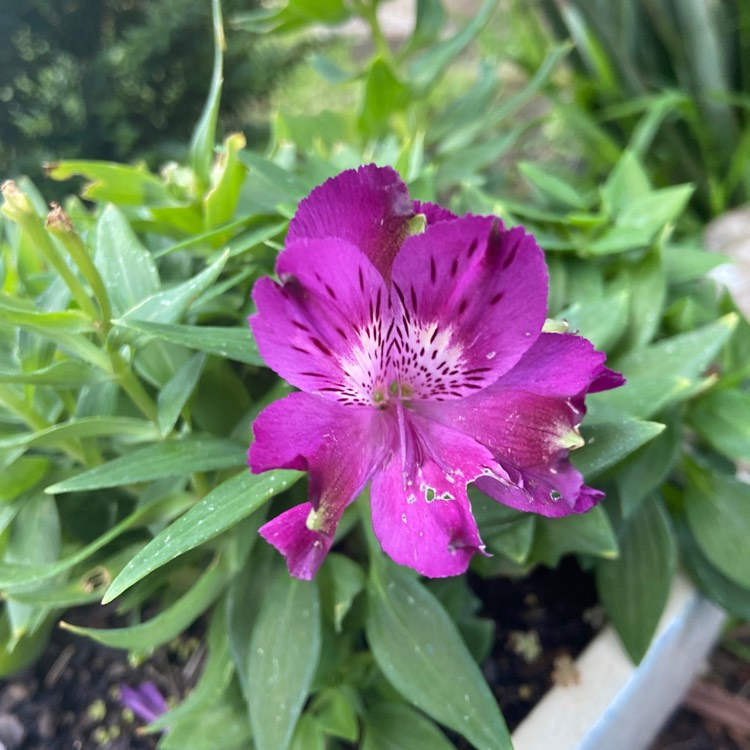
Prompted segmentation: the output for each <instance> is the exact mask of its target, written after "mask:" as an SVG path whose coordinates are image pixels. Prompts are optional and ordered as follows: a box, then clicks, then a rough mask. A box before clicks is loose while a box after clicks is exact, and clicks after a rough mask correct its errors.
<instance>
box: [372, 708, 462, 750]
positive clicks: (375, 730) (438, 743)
mask: <svg viewBox="0 0 750 750" xmlns="http://www.w3.org/2000/svg"><path fill="white" fill-rule="evenodd" d="M364 722H365V737H364V741H363V743H362V750H454V746H453V745H452V744H451V743H450V742H448V740H447V739H446V738H445V735H444V734H443V733H442V732H441V731H440V730H439V729H438V728H437V727H436V726H435V725H434V724H433V723H432V722H431V721H430V720H429V719H427V718H425V717H424V716H423V715H422V714H420V713H419V712H418V711H415V710H414V709H413V708H410V707H409V706H407V705H406V704H404V703H379V704H377V705H375V706H373V707H372V708H370V709H369V710H368V711H367V713H366V714H365V717H364Z"/></svg>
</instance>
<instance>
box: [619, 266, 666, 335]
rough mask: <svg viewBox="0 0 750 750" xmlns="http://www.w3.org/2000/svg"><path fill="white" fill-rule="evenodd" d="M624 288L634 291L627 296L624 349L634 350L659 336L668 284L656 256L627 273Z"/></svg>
mask: <svg viewBox="0 0 750 750" xmlns="http://www.w3.org/2000/svg"><path fill="white" fill-rule="evenodd" d="M627 288H628V289H635V290H637V291H636V293H635V294H631V295H630V320H629V325H628V336H627V340H626V341H627V348H628V349H637V348H638V347H641V346H645V345H646V344H648V343H649V342H650V341H651V340H652V339H653V338H654V336H655V335H656V333H657V332H658V330H659V324H660V323H661V317H662V311H663V308H664V303H665V301H666V297H667V280H666V276H665V274H664V269H663V268H662V263H661V258H660V257H659V255H658V254H657V253H656V252H651V253H649V255H648V256H647V257H646V258H643V259H641V261H640V262H639V263H638V264H637V265H636V266H635V267H632V268H630V269H628V274H627Z"/></svg>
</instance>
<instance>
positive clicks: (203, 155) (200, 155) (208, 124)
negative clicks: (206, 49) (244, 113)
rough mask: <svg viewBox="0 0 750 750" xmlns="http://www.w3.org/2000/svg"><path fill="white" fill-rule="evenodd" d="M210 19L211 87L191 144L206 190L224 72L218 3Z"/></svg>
mask: <svg viewBox="0 0 750 750" xmlns="http://www.w3.org/2000/svg"><path fill="white" fill-rule="evenodd" d="M211 17H212V19H213V39H214V64H213V71H212V73H211V86H210V88H209V90H208V98H207V99H206V103H205V105H204V107H203V112H202V113H201V117H200V120H198V124H197V125H196V127H195V130H194V131H193V137H192V138H191V140H190V163H191V165H192V167H193V171H194V172H195V174H196V176H197V177H198V179H199V180H200V182H202V183H203V185H204V186H208V183H209V179H210V173H211V162H212V161H213V154H214V145H215V144H216V122H217V120H218V118H219V104H220V102H221V85H222V82H223V69H224V49H225V46H226V43H225V40H224V26H223V22H222V17H221V2H220V0H211Z"/></svg>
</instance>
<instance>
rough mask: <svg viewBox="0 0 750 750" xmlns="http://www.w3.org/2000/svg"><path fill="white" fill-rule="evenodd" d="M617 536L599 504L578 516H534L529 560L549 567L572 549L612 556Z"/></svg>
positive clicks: (580, 552) (615, 554) (614, 552)
mask: <svg viewBox="0 0 750 750" xmlns="http://www.w3.org/2000/svg"><path fill="white" fill-rule="evenodd" d="M617 549H618V548H617V538H616V536H615V532H614V530H613V529H612V524H611V523H610V522H609V517H608V516H607V514H606V512H605V511H604V509H603V508H602V507H601V506H600V505H596V506H594V507H593V508H592V509H591V510H589V511H587V512H586V513H582V514H580V515H569V516H561V517H560V518H537V523H536V533H535V535H534V546H533V548H532V551H531V554H530V555H529V559H530V560H532V561H534V562H540V563H542V564H543V565H548V566H550V567H554V566H556V565H557V564H558V563H559V561H560V558H561V557H562V556H563V555H567V554H570V553H572V552H575V553H578V554H588V555H596V556H597V557H609V558H613V557H616V556H617Z"/></svg>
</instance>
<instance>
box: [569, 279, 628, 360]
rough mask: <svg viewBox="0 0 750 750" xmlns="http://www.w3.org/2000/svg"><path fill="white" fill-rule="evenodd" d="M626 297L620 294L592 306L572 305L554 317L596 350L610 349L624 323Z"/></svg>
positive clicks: (626, 317) (623, 293)
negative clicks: (586, 340) (566, 323)
mask: <svg viewBox="0 0 750 750" xmlns="http://www.w3.org/2000/svg"><path fill="white" fill-rule="evenodd" d="M629 296H630V295H629V293H628V292H627V291H621V292H618V293H616V294H612V295H609V296H608V297H607V299H603V300H599V301H596V302H587V303H580V302H576V303H574V304H573V305H571V306H570V307H568V308H567V309H565V310H563V311H562V312H560V313H559V314H558V315H556V316H555V317H556V319H558V320H566V321H567V322H568V323H569V324H570V327H571V329H572V330H574V331H580V332H581V334H582V335H583V336H585V337H586V338H587V339H588V340H589V341H590V342H591V343H592V344H593V345H594V346H595V347H596V348H597V349H602V350H604V351H607V350H609V349H611V348H612V347H614V345H615V344H616V343H617V342H618V341H619V339H620V337H621V336H622V334H623V333H624V332H625V327H626V325H627V322H628V300H629Z"/></svg>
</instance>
